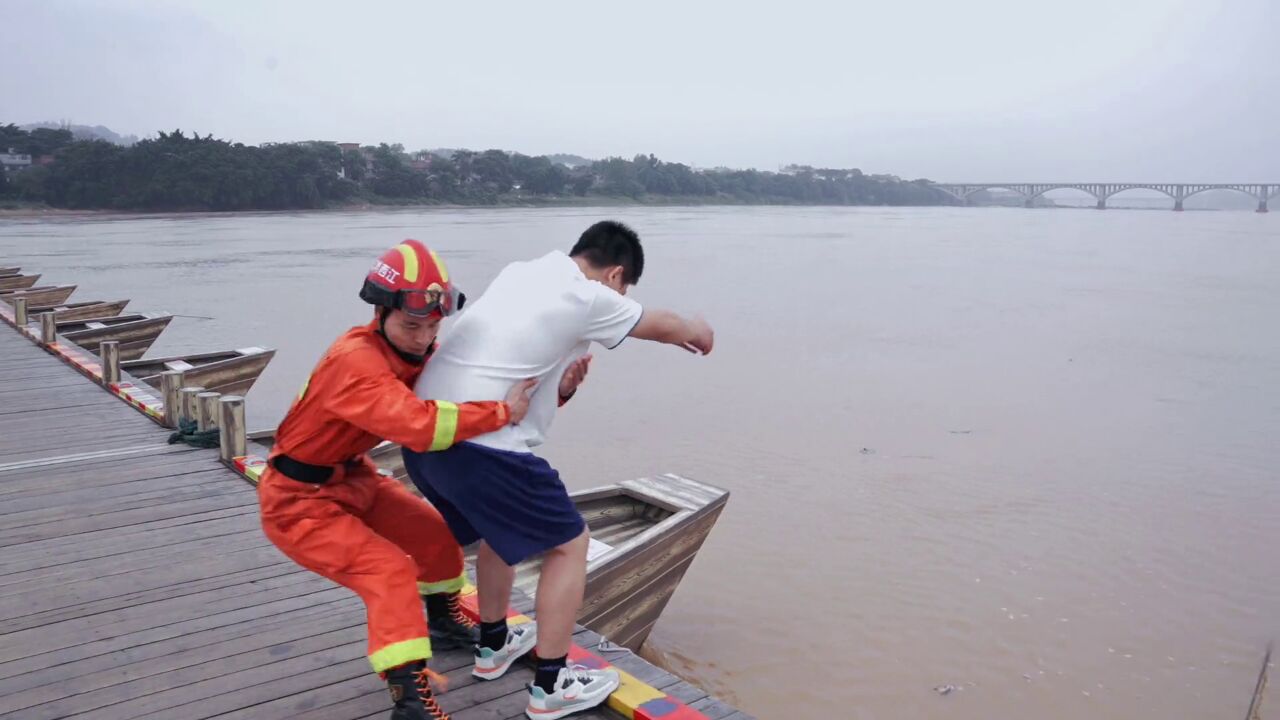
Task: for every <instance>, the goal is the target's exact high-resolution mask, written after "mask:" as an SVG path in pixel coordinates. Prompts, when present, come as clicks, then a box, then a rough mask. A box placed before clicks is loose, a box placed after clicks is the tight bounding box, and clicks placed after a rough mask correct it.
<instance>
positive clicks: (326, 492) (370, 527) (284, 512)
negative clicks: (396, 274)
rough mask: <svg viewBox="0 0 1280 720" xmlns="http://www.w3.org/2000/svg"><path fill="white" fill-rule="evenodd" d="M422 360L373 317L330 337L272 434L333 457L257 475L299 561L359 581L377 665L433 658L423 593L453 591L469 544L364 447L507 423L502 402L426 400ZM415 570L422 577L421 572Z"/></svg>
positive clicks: (419, 444)
mask: <svg viewBox="0 0 1280 720" xmlns="http://www.w3.org/2000/svg"><path fill="white" fill-rule="evenodd" d="M421 372H422V367H421V366H415V365H411V364H410V363H407V362H405V361H404V360H402V359H401V358H400V357H399V356H398V355H397V354H396V353H395V351H393V350H392V349H391V347H390V345H388V343H387V342H386V341H385V340H384V339H383V338H382V337H381V336H380V335H378V334H377V323H376V322H375V323H370V324H369V325H366V326H363V327H356V328H352V329H351V330H349V331H348V332H347V333H345V334H344V335H343V336H342V337H340V338H338V340H337V342H335V343H334V344H333V346H332V347H330V348H329V350H328V352H327V353H325V355H324V357H323V358H321V360H320V364H319V365H317V366H316V369H315V371H314V372H312V374H311V377H310V379H309V380H308V381H307V384H306V385H305V386H304V387H303V390H302V392H301V393H299V395H298V399H297V400H295V401H294V403H293V407H291V408H290V409H289V414H288V415H287V416H286V417H285V419H284V422H283V423H281V425H280V428H279V430H278V431H277V433H276V442H275V447H274V448H273V449H272V451H271V458H272V459H275V458H276V457H277V456H278V455H282V454H283V455H288V456H289V457H290V458H292V459H293V460H296V461H300V462H303V463H309V464H312V465H328V466H334V468H335V472H334V474H333V476H332V477H331V478H330V479H329V480H328V481H326V482H324V483H322V484H314V483H308V482H302V481H299V480H294V479H292V478H289V477H287V476H286V475H284V474H283V473H281V472H280V471H279V470H277V469H275V468H274V467H268V469H267V470H266V472H264V473H263V475H262V478H261V481H260V483H259V486H258V504H259V508H260V510H261V514H262V529H263V531H264V532H265V533H266V536H267V538H268V539H270V540H271V542H272V543H274V544H275V545H276V547H278V548H280V550H281V552H283V553H284V554H285V555H287V556H289V558H291V559H292V560H294V561H295V562H297V563H298V564H299V565H301V566H303V567H305V568H307V569H308V570H311V571H312V572H315V573H319V574H320V575H323V576H325V577H327V578H329V579H330V580H333V581H334V582H336V583H339V584H341V585H344V586H346V587H348V588H350V589H351V590H353V591H355V592H356V594H358V595H359V596H360V597H361V599H362V600H364V603H365V607H366V609H367V611H368V624H369V662H370V663H372V664H373V669H374V671H375V672H384V671H386V670H388V669H390V668H393V667H397V666H400V665H404V664H405V663H409V662H413V661H416V660H425V659H427V658H429V657H431V643H430V640H429V639H428V636H427V622H426V618H425V616H424V613H423V605H422V599H421V597H420V594H429V593H436V592H453V591H456V590H459V589H461V588H462V585H463V583H464V581H465V575H464V573H463V567H462V548H460V547H459V546H458V543H457V541H456V540H454V538H453V535H451V534H450V533H449V529H448V527H447V526H446V525H445V523H444V520H443V518H441V517H440V513H439V512H437V511H436V509H435V508H433V507H432V506H431V505H430V504H428V503H427V502H425V501H423V500H422V499H421V498H418V497H416V496H414V495H413V494H412V493H410V492H409V491H408V490H406V489H405V488H404V487H403V486H402V485H401V484H400V483H399V482H398V481H397V480H395V479H394V478H389V477H386V476H383V475H379V474H378V473H377V472H376V467H375V466H374V464H373V462H372V461H371V460H370V459H369V458H368V456H367V455H365V454H364V453H366V452H368V451H369V450H371V449H372V448H373V447H374V446H375V445H377V444H378V443H379V442H381V441H382V440H383V439H384V438H385V439H387V440H391V441H392V442H397V443H400V444H401V445H404V446H405V447H408V448H412V449H413V450H416V451H418V452H424V451H428V450H443V449H444V448H447V447H449V446H450V445H452V444H454V443H455V442H461V441H463V440H466V439H468V438H471V437H475V436H476V435H481V434H484V433H487V432H492V431H494V430H497V429H499V428H501V427H502V426H504V425H506V424H507V420H508V410H507V405H506V403H503V402H471V403H459V404H456V405H455V404H454V403H450V402H444V401H438V402H436V401H430V400H420V399H418V397H417V396H415V395H414V393H413V391H412V389H411V388H412V385H413V383H414V382H415V381H416V380H417V378H418V375H419V374H420V373H421ZM415 581H416V583H415Z"/></svg>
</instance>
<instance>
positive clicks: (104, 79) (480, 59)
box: [0, 0, 1280, 182]
mask: <svg viewBox="0 0 1280 720" xmlns="http://www.w3.org/2000/svg"><path fill="white" fill-rule="evenodd" d="M0 20H3V23H4V25H5V27H6V28H7V30H6V40H7V47H6V48H5V50H4V67H5V71H4V72H0V122H14V123H19V124H21V123H28V122H37V121H46V120H55V121H57V120H66V121H69V122H73V123H77V124H87V125H95V124H101V125H106V126H108V127H110V128H111V129H113V130H115V131H116V132H118V133H121V134H137V135H139V136H145V135H152V134H154V133H155V132H156V131H158V130H172V129H175V128H181V129H183V130H186V131H196V132H199V133H201V134H206V133H212V134H213V135H214V136H216V137H221V138H226V139H230V140H234V141H239V142H245V143H251V144H257V143H262V142H284V141H293V140H311V139H319V140H333V141H338V142H360V143H364V144H372V143H378V142H388V143H402V144H403V145H404V146H405V147H406V148H407V149H410V150H416V149H423V148H437V147H467V148H472V149H477V150H482V149H487V148H502V149H505V150H513V151H518V152H523V153H526V154H550V153H557V152H565V153H574V154H578V155H583V156H586V157H593V158H600V157H606V156H611V155H619V156H623V157H630V156H632V155H635V154H638V153H653V154H655V155H657V156H658V157H660V158H662V159H664V160H669V161H676V162H684V163H689V164H692V165H696V166H700V167H714V166H729V167H757V168H760V169H765V170H774V169H777V168H778V167H779V166H781V165H784V164H790V163H797V164H806V165H814V166H823V167H857V168H861V169H862V170H864V171H866V172H883V173H892V174H895V175H899V176H901V177H904V178H915V177H928V178H931V179H934V180H938V181H957V182H958V181H1063V182H1067V181H1075V182H1083V181H1171V182H1199V181H1205V182H1250V181H1252V182H1274V181H1276V180H1277V179H1280V140H1277V135H1278V133H1280V92H1278V91H1280V42H1277V40H1278V37H1277V36H1278V35H1280V3H1277V2H1274V1H1272V0H1225V1H1223V2H1207V1H1199V2H1193V1H1191V0H1162V1H1161V0H1113V1H1111V2H1107V1H1105V0H1077V2H1074V3H1054V4H1046V3H1040V2H1034V1H1033V0H1018V1H1015V0H974V1H972V2H967V3H953V2H942V1H940V0H935V1H930V2H909V1H907V2H888V1H885V2H875V3H872V2H860V1H859V2H817V1H810V0H796V1H794V2H786V3H781V2H774V3H729V2H668V1H666V0H658V1H655V2H648V3H635V4H628V5H626V6H623V5H620V4H613V3H589V2H547V3H437V2H409V1H407V0H406V1H391V0H374V1H370V2H362V3H337V2H296V1H292V0H290V1H280V2H243V1H238V0H237V1H224V2H208V1H202V0H170V1H167V2H160V1H158V0H112V1H108V0H3V2H0Z"/></svg>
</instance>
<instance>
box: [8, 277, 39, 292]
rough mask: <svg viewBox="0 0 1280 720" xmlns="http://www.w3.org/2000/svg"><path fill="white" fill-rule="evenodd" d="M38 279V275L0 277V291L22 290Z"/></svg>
mask: <svg viewBox="0 0 1280 720" xmlns="http://www.w3.org/2000/svg"><path fill="white" fill-rule="evenodd" d="M39 279H40V276H39V275H0V290H24V289H26V288H29V287H31V286H32V285H35V284H36V281H37V280H39Z"/></svg>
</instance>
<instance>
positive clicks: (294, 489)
mask: <svg viewBox="0 0 1280 720" xmlns="http://www.w3.org/2000/svg"><path fill="white" fill-rule="evenodd" d="M258 505H259V508H260V509H261V512H262V529H263V532H264V533H266V536H267V538H268V539H269V540H271V542H272V543H274V544H275V546H276V547H278V548H280V551H281V552H283V553H284V554H285V555H287V556H289V558H290V559H292V560H293V561H294V562H296V563H298V564H299V565H301V566H303V567H305V568H307V569H308V570H311V571H312V572H315V573H318V574H320V575H323V576H324V577H326V578H329V579H330V580H332V581H334V582H336V583H338V584H340V585H342V586H344V587H347V588H349V589H351V590H353V591H354V592H355V593H356V594H357V595H359V596H360V598H361V599H362V600H364V604H365V608H366V609H367V611H368V623H369V662H370V663H371V664H372V665H373V669H374V671H375V672H383V671H386V670H389V669H391V668H393V667H396V666H398V665H403V664H405V663H408V662H413V661H414V660H425V659H427V658H429V657H431V643H430V641H429V640H428V639H427V621H426V617H425V615H424V613H423V607H422V598H421V596H420V595H419V588H420V587H422V586H426V587H441V588H452V587H454V586H461V584H462V581H463V573H462V548H460V547H458V543H457V541H455V540H454V539H453V535H452V534H450V533H449V528H448V527H447V526H446V525H445V523H444V520H443V518H441V517H440V513H438V512H437V511H436V509H435V508H433V507H431V505H430V504H428V503H427V502H426V501H424V500H422V499H421V498H418V497H416V496H414V495H413V494H412V493H410V492H409V491H408V490H406V489H405V488H404V487H403V486H402V485H401V484H400V483H399V482H398V481H396V480H394V479H392V478H387V477H384V476H381V475H378V474H377V473H375V472H372V471H371V470H368V469H365V468H361V469H360V470H357V471H355V472H352V473H349V474H347V475H346V476H345V477H343V478H342V479H341V480H339V481H335V482H330V483H327V484H324V485H311V484H308V483H303V482H298V481H296V480H290V479H289V478H287V477H285V476H284V475H281V474H280V473H279V472H277V471H276V470H275V469H273V468H271V469H268V470H267V471H266V472H265V473H263V475H262V480H261V483H260V484H259V486H258ZM420 583H421V585H420ZM443 591H444V590H440V591H437V592H443Z"/></svg>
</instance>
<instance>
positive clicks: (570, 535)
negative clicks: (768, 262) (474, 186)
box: [404, 221, 714, 719]
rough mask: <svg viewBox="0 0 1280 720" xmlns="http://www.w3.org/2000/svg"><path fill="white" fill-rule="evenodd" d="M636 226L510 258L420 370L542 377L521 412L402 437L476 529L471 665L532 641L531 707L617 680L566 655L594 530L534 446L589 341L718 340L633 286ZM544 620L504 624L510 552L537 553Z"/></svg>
mask: <svg viewBox="0 0 1280 720" xmlns="http://www.w3.org/2000/svg"><path fill="white" fill-rule="evenodd" d="M643 270H644V251H643V249H642V248H641V246H640V238H639V237H638V236H637V235H636V234H635V232H634V231H632V230H631V229H630V228H628V227H627V226H625V225H623V224H622V223H618V222H613V221H604V222H599V223H596V224H595V225H592V226H591V227H590V228H588V229H587V230H586V232H584V233H583V234H582V237H580V238H579V239H578V242H577V244H575V245H574V247H573V249H572V250H571V251H570V252H569V254H568V255H566V254H564V253H562V252H559V251H555V252H551V253H548V254H547V255H544V256H542V257H540V258H538V259H536V260H530V261H527V262H517V263H512V264H510V265H508V266H507V267H506V268H504V269H503V270H502V272H500V273H499V274H498V276H497V278H495V279H494V281H493V283H492V284H491V285H490V286H489V288H488V290H486V291H485V293H484V295H483V296H482V297H481V298H480V299H479V300H477V301H475V302H474V303H471V304H468V305H467V308H466V310H465V312H463V313H462V314H461V316H460V317H459V319H458V321H457V323H456V324H455V325H454V327H453V328H452V330H451V331H450V333H449V334H448V337H447V339H446V340H445V341H444V342H443V343H441V345H440V349H439V351H437V353H436V354H435V355H434V356H433V357H432V358H431V363H430V364H429V365H428V366H427V369H426V371H425V372H424V373H423V374H422V377H421V378H420V379H419V380H418V383H417V386H416V388H415V390H416V392H417V393H418V395H419V397H429V398H432V399H435V400H447V401H453V402H467V401H477V400H502V399H503V398H504V397H506V394H507V392H508V391H510V389H511V388H512V387H513V386H515V385H516V384H517V383H519V382H521V381H522V380H525V379H527V378H534V379H536V380H538V381H539V382H538V385H537V386H536V387H535V389H534V390H533V395H532V397H531V399H530V403H529V411H528V414H527V415H526V416H525V418H524V420H522V421H521V422H520V423H519V424H518V425H508V426H506V427H504V428H502V429H500V430H498V431H496V432H491V433H488V434H486V435H479V436H476V437H473V438H471V439H470V440H469V441H467V442H464V443H459V444H456V445H454V446H453V447H451V448H449V449H447V450H443V451H438V452H433V453H416V452H413V451H411V450H405V452H404V460H405V467H406V468H407V469H408V471H409V475H410V476H411V477H412V478H413V481H414V484H416V485H417V486H418V489H419V490H421V491H422V494H423V495H424V496H426V498H427V499H428V500H430V501H431V503H432V504H433V505H435V506H436V508H437V509H438V510H440V513H441V514H442V515H443V516H444V518H445V521H446V522H447V523H448V524H449V528H450V530H451V531H452V532H453V534H454V537H455V538H456V539H457V540H458V542H459V543H461V544H463V545H468V544H471V543H473V542H476V541H477V540H480V541H482V542H481V545H480V549H479V552H478V554H477V561H476V580H477V585H478V592H479V602H480V620H481V623H480V630H481V633H480V645H478V646H477V647H476V659H475V669H474V670H473V673H474V674H475V675H476V677H479V678H483V679H495V678H498V677H501V676H502V674H503V673H505V672H506V671H507V668H509V667H510V666H511V664H512V663H513V662H514V661H515V660H516V659H517V658H519V657H520V656H521V655H524V654H525V653H528V652H529V651H530V650H533V649H534V648H535V645H536V650H537V659H538V663H537V670H536V674H535V678H534V682H533V684H532V685H530V686H529V694H530V697H529V706H528V708H527V709H526V714H527V715H528V716H529V717H531V718H549V719H551V718H559V717H563V716H564V715H567V714H569V713H572V712H577V711H579V710H585V709H587V708H589V707H594V706H595V705H598V704H600V703H601V702H603V701H604V700H605V699H606V698H607V697H608V695H609V693H611V692H613V690H614V689H616V688H617V686H618V674H617V673H616V672H615V671H612V670H588V669H586V668H582V667H579V666H574V667H567V666H566V665H567V664H566V655H567V654H568V650H569V645H570V638H571V636H572V634H573V625H574V619H575V617H576V616H577V612H578V609H579V608H580V607H581V605H582V593H583V586H584V584H585V578H586V557H587V544H588V534H587V529H586V525H585V523H584V522H583V520H582V516H581V515H580V514H579V513H578V511H577V509H576V508H575V507H574V505H573V501H572V500H570V499H569V494H568V492H567V491H566V490H565V487H564V483H562V482H561V481H560V475H559V473H557V472H556V470H555V469H554V468H552V467H551V466H550V465H549V464H548V463H547V462H546V461H545V460H543V459H542V458H539V457H537V456H536V455H534V454H533V453H532V451H531V449H532V448H534V447H536V446H538V445H540V444H542V442H543V440H544V439H545V437H546V434H547V430H548V429H549V428H550V426H551V421H552V418H553V417H554V416H555V412H556V408H557V407H558V406H560V405H563V404H564V403H565V401H567V400H568V399H569V397H571V396H572V395H573V393H574V392H575V391H576V389H577V386H578V385H579V384H580V383H581V382H582V380H583V378H584V377H585V376H586V373H587V369H588V367H589V365H590V361H591V356H590V355H589V354H587V350H588V349H589V347H590V345H591V343H592V342H596V343H599V344H601V345H603V346H605V347H606V348H614V347H617V346H618V345H619V344H621V343H622V341H623V340H625V339H626V338H627V337H634V338H640V339H642V340H653V341H657V342H663V343H668V344H671V345H677V346H680V347H682V348H684V349H686V350H688V351H690V352H694V353H702V354H706V353H709V352H711V347H712V344H713V342H714V335H713V333H712V330H711V327H710V326H709V325H707V323H706V322H705V321H703V320H701V319H686V318H684V317H681V316H680V315H677V314H675V313H673V312H669V311H666V310H649V311H645V310H643V309H642V308H641V307H640V304H639V303H637V302H635V301H634V300H631V299H629V298H627V297H626V292H627V289H628V288H629V287H630V286H632V285H634V284H635V283H636V281H638V280H639V279H640V274H641V272H642V271H643ZM543 553H545V556H544V558H543V562H542V575H541V577H540V578H539V580H538V597H537V623H536V627H535V625H534V624H533V623H530V624H528V625H521V626H515V627H510V628H509V627H508V626H507V622H506V616H507V603H508V598H509V597H510V594H511V585H512V582H513V580H514V578H515V571H514V569H513V566H514V565H516V564H517V563H519V562H520V561H522V560H524V559H526V558H529V557H533V556H535V555H539V554H543Z"/></svg>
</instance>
